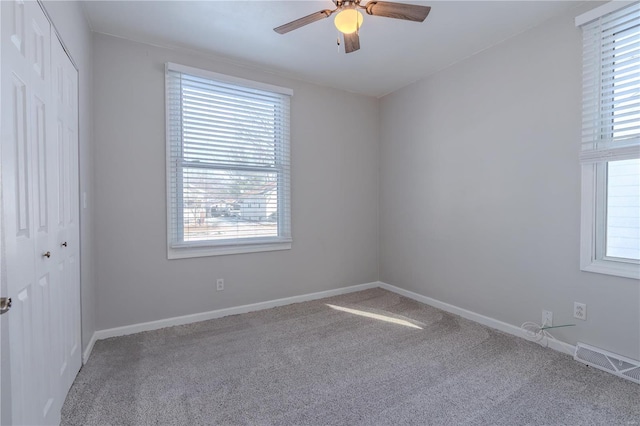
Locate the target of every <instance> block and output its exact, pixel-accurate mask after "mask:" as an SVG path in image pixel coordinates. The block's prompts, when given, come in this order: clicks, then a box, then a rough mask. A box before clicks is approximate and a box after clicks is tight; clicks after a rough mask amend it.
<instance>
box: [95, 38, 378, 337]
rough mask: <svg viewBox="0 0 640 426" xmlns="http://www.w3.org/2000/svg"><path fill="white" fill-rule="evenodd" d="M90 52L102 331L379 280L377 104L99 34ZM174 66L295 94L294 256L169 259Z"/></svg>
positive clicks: (281, 253) (285, 253) (290, 253)
mask: <svg viewBox="0 0 640 426" xmlns="http://www.w3.org/2000/svg"><path fill="white" fill-rule="evenodd" d="M93 54H94V67H93V69H94V96H95V100H96V101H95V104H94V105H95V109H94V114H95V127H94V132H95V141H96V163H95V175H96V176H95V178H96V181H95V182H96V198H95V208H96V210H95V212H96V214H95V227H96V235H95V237H96V238H95V243H96V270H97V277H98V293H97V295H98V297H97V300H98V322H97V326H98V329H106V328H111V327H117V326H123V325H129V324H135V323H140V322H145V321H153V320H158V319H162V318H169V317H173V316H179V315H185V314H191V313H196V312H204V311H209V310H213V309H221V308H226V307H231V306H238V305H242V304H247V303H253V302H259V301H265V300H270V299H276V298H281V297H287V296H293V295H299V294H305V293H311V292H316V291H322V290H328V289H333V288H338V287H342V286H347V285H352V284H361V283H366V282H371V281H375V280H376V279H377V247H378V223H377V213H376V212H377V207H378V184H377V182H378V178H377V177H378V171H377V167H376V165H377V164H378V122H377V120H378V101H377V100H376V99H373V98H367V97H363V96H358V95H352V94H349V93H346V92H342V91H338V90H333V89H328V88H323V87H319V86H314V85H311V84H307V83H302V82H299V81H294V80H289V79H285V78H281V77H278V76H275V75H271V74H266V73H262V72H258V71H255V70H251V69H248V68H242V67H238V66H235V65H231V64H229V63H222V62H216V61H214V60H211V59H209V58H207V57H205V56H200V55H196V54H191V53H186V52H184V51H177V50H168V49H163V48H157V47H152V46H148V45H144V44H138V43H135V42H130V41H126V40H122V39H117V38H113V37H110V36H105V35H99V34H94V39H93ZM167 61H170V62H176V63H181V64H184V65H188V66H194V67H198V68H203V69H208V70H211V71H214V72H220V73H225V74H230V75H235V76H238V77H242V78H248V79H253V80H258V81H263V82H266V83H271V84H276V85H280V86H286V87H290V88H292V89H293V90H294V96H293V99H292V122H291V141H292V142H291V143H292V203H293V208H292V223H293V230H292V231H293V248H292V249H291V250H288V251H277V252H267V253H255V254H243V255H231V256H217V257H206V258H197V259H184V260H171V261H169V260H167V252H166V213H165V211H166V210H165V202H166V200H165V119H164V118H165V116H164V63H165V62H167ZM219 277H221V278H224V279H225V290H224V291H222V292H216V291H215V279H216V278H219Z"/></svg>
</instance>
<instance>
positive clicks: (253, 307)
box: [82, 281, 575, 364]
mask: <svg viewBox="0 0 640 426" xmlns="http://www.w3.org/2000/svg"><path fill="white" fill-rule="evenodd" d="M376 287H380V288H383V289H385V290H389V291H391V292H393V293H396V294H399V295H401V296H405V297H408V298H410V299H413V300H415V301H418V302H420V303H425V304H427V305H430V306H433V307H434V308H438V309H442V310H443V311H446V312H449V313H452V314H455V315H459V316H461V317H463V318H466V319H468V320H471V321H474V322H477V323H479V324H482V325H486V326H487V327H491V328H494V329H496V330H500V331H503V332H505V333H508V334H512V335H514V336H518V337H522V338H524V334H523V331H522V329H521V328H520V327H517V326H515V325H512V324H507V323H506V322H502V321H499V320H497V319H494V318H490V317H487V316H485V315H481V314H478V313H475V312H473V311H469V310H466V309H462V308H459V307H457V306H454V305H450V304H448V303H445V302H441V301H439V300H436V299H432V298H430V297H427V296H423V295H421V294H418V293H414V292H412V291H409V290H404V289H402V288H400V287H396V286H394V285H391V284H387V283H384V282H380V281H377V282H371V283H366V284H359V285H353V286H349V287H342V288H337V289H333V290H326V291H319V292H317V293H310V294H303V295H300V296H293V297H285V298H282V299H275V300H268V301H265V302H259V303H252V304H250V305H242V306H235V307H232V308H225V309H217V310H214V311H209V312H201V313H198V314H191V315H184V316H180V317H173V318H166V319H161V320H158V321H150V322H144V323H139V324H132V325H127V326H124V327H115V328H109V329H105V330H98V331H96V332H95V333H93V336H92V337H91V340H90V341H89V344H88V345H87V348H86V349H85V351H84V354H83V357H82V361H83V364H86V362H87V361H88V360H89V356H90V355H91V351H92V350H93V346H94V344H95V343H96V341H98V340H102V339H108V338H110V337H118V336H125V335H128V334H134V333H140V332H143V331H151V330H158V329H160V328H166V327H173V326H176V325H184V324H191V323H194V322H200V321H207V320H210V319H215V318H222V317H226V316H228V315H237V314H244V313H247V312H253V311H260V310H263V309H270V308H275V307H278V306H284V305H290V304H292V303H300V302H308V301H310V300H316V299H323V298H325V297H332V296H339V295H341V294H347V293H353V292H356V291H361V290H367V289H370V288H376ZM544 343H546V345H548V347H550V348H551V349H554V350H556V351H558V352H562V353H566V354H568V355H571V356H573V354H574V352H575V346H573V345H570V344H568V343H565V342H562V341H559V340H553V339H549V340H548V341H545V342H544Z"/></svg>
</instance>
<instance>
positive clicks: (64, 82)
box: [51, 35, 82, 395]
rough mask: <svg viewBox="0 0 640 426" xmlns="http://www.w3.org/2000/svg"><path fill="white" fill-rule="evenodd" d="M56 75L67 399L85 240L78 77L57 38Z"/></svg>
mask: <svg viewBox="0 0 640 426" xmlns="http://www.w3.org/2000/svg"><path fill="white" fill-rule="evenodd" d="M51 46H52V52H51V64H52V69H51V72H52V75H53V80H54V82H53V92H52V94H53V98H52V100H53V103H54V109H55V114H54V115H53V118H54V123H53V134H54V135H55V139H56V144H55V146H56V147H57V149H58V153H57V155H56V156H54V157H55V158H56V160H57V164H56V166H55V167H54V169H55V171H56V175H55V176H54V177H53V179H54V181H55V182H56V184H57V190H56V191H55V193H56V194H57V197H58V200H57V202H56V203H55V206H56V207H57V211H56V212H54V217H55V220H54V222H55V225H54V228H55V230H56V231H55V232H56V236H55V238H54V240H55V243H54V246H55V247H56V249H57V250H58V255H57V256H56V258H55V264H56V273H57V280H58V281H59V282H60V288H59V289H58V291H57V292H56V294H55V295H54V303H53V305H54V306H58V307H59V312H58V313H57V315H55V318H56V319H57V320H58V322H59V324H58V326H57V327H58V329H59V330H60V331H61V333H62V334H60V336H59V337H60V342H58V343H59V344H57V345H56V349H57V350H58V351H59V353H60V354H61V358H58V359H56V362H57V364H56V365H57V370H56V371H57V372H58V373H59V378H58V381H59V383H60V386H61V393H62V395H66V394H67V391H68V390H69V388H70V387H71V384H72V383H73V380H74V379H75V377H76V374H77V373H78V371H79V370H80V366H81V364H82V357H81V344H80V335H81V334H80V333H81V330H80V263H79V255H80V238H79V232H80V231H79V230H80V227H79V212H80V206H79V182H78V169H79V164H78V92H77V90H78V72H77V71H76V69H75V68H74V67H73V64H72V63H71V61H70V60H69V57H68V56H67V54H66V53H65V51H64V49H63V48H62V45H61V44H60V42H59V41H58V39H57V38H56V37H55V35H53V36H52V41H51Z"/></svg>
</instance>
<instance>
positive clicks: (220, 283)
mask: <svg viewBox="0 0 640 426" xmlns="http://www.w3.org/2000/svg"><path fill="white" fill-rule="evenodd" d="M216 290H218V291H220V290H224V279H223V278H218V279H217V280H216Z"/></svg>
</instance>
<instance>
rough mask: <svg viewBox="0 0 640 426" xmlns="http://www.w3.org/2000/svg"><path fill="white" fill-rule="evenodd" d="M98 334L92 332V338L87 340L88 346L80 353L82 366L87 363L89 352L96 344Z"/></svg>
mask: <svg viewBox="0 0 640 426" xmlns="http://www.w3.org/2000/svg"><path fill="white" fill-rule="evenodd" d="M97 334H98V333H97V332H94V333H93V336H91V340H89V344H88V345H87V347H86V348H85V350H84V352H83V353H82V365H85V364H86V363H87V361H88V360H89V356H90V355H91V351H93V345H95V344H96V342H97V341H98V335H97Z"/></svg>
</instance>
